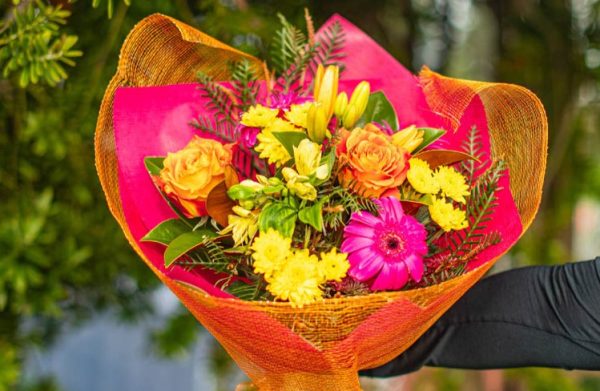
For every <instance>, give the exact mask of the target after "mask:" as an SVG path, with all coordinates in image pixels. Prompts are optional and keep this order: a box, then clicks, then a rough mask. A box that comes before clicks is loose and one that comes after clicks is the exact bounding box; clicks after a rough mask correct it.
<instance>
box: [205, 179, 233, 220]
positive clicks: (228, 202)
mask: <svg viewBox="0 0 600 391" xmlns="http://www.w3.org/2000/svg"><path fill="white" fill-rule="evenodd" d="M235 205H236V202H235V201H233V200H232V199H231V198H229V196H228V195H227V185H226V184H225V181H222V182H220V183H219V184H218V185H216V186H215V187H213V188H212V190H211V191H210V192H209V193H208V196H207V197H206V213H207V214H208V215H209V216H210V217H212V218H213V219H214V220H215V221H216V222H217V223H219V225H220V226H222V227H227V225H228V224H229V222H228V219H227V217H228V216H229V215H230V214H233V207H234V206H235Z"/></svg>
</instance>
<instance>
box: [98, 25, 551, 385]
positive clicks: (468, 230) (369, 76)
mask: <svg viewBox="0 0 600 391" xmlns="http://www.w3.org/2000/svg"><path fill="white" fill-rule="evenodd" d="M280 21H281V28H280V29H279V30H278V33H277V34H276V36H275V39H274V43H273V45H272V55H271V59H270V61H269V62H268V63H265V62H262V61H260V60H258V59H256V58H254V57H252V56H249V55H247V54H245V53H242V52H239V51H237V50H235V49H233V48H230V47H228V46H226V45H224V44H222V43H220V42H218V41H216V40H214V39H212V38H211V37H208V36H206V35H204V34H202V33H200V32H199V31H197V30H194V29H192V28H191V27H189V26H186V25H184V24H183V23H181V22H178V21H176V20H173V19H171V18H168V17H165V16H162V15H153V16H150V17H148V18H146V19H145V20H144V21H142V22H141V23H140V24H139V25H138V26H136V27H135V28H134V30H133V31H132V32H131V34H130V36H129V37H128V39H127V41H126V42H125V44H124V46H123V49H122V53H121V58H120V62H119V68H118V71H117V74H116V75H115V77H114V78H113V80H112V82H111V84H110V85H109V88H108V89H107V92H106V95H105V99H104V102H103V105H102V107H101V113H100V118H99V122H98V128H97V134H96V154H97V166H98V172H99V176H100V179H101V182H102V185H103V188H104V190H105V192H106V196H107V200H108V203H109V207H110V208H111V211H112V212H113V214H114V215H115V217H116V218H117V220H118V221H119V223H120V224H121V227H122V228H123V231H124V232H125V235H126V236H127V238H128V239H129V241H130V243H131V244H132V246H133V247H134V249H135V250H136V251H137V252H138V254H139V255H140V256H141V257H142V259H144V261H145V262H146V263H147V264H148V266H149V267H151V268H152V270H153V271H154V272H155V273H156V274H157V275H158V277H159V278H160V279H161V280H162V281H163V282H164V283H165V284H167V285H168V286H169V287H170V288H171V289H172V290H173V291H174V292H175V294H177V295H178V297H179V298H180V299H181V300H182V302H183V303H184V304H185V305H186V306H187V307H188V308H189V309H190V311H191V312H192V313H193V314H194V315H195V316H196V317H197V318H198V320H199V321H200V322H202V323H203V324H204V325H205V327H207V328H208V329H209V330H210V331H211V332H212V333H213V334H214V335H215V337H216V338H217V339H218V340H219V341H220V342H221V343H222V344H223V346H224V347H225V348H226V350H227V351H228V352H229V353H230V354H231V355H232V357H233V358H234V359H235V360H236V361H237V362H238V364H239V365H240V367H241V368H242V369H243V370H244V371H246V373H247V374H248V375H249V376H250V378H251V379H252V380H253V382H254V383H255V384H256V385H257V386H258V387H259V389H261V390H262V389H265V390H286V389H290V390H299V389H302V390H312V389H318V388H319V389H322V388H326V389H332V390H337V389H339V390H350V389H359V384H358V379H357V370H358V369H363V368H371V367H375V366H378V365H381V364H383V363H385V362H386V361H389V360H390V359H392V358H393V357H395V356H396V355H398V354H400V353H401V352H402V351H403V350H405V349H406V348H408V347H409V346H410V345H411V344H412V343H413V342H414V341H415V340H416V339H417V338H418V337H419V336H420V335H421V334H422V333H423V332H424V331H425V330H427V328H428V327H429V326H430V325H431V324H432V323H433V322H434V321H435V320H436V319H437V318H438V317H439V316H440V315H441V314H442V313H443V312H444V311H445V310H446V309H447V308H449V307H450V305H452V304H453V303H454V302H455V301H456V300H457V299H458V298H459V297H460V296H461V295H462V294H463V293H464V292H465V291H466V290H467V289H468V288H469V287H470V286H471V285H472V284H473V283H475V282H476V281H477V279H478V278H480V277H481V276H482V275H483V274H484V273H485V272H486V271H487V270H488V269H489V268H490V267H491V265H492V264H493V263H494V261H495V260H496V259H498V258H499V257H500V256H501V255H502V254H503V253H505V252H506V251H507V250H508V249H509V248H510V247H511V246H512V245H513V244H514V243H515V242H516V240H518V238H519V237H520V235H521V234H522V233H523V232H524V230H525V229H526V227H527V226H528V225H529V224H530V223H531V221H532V219H533V216H534V215H535V212H536V210H537V207H538V204H539V200H540V195H541V185H542V177H543V172H544V170H543V167H544V165H545V150H546V143H547V140H546V130H547V129H546V120H545V114H544V111H543V108H542V106H541V105H540V103H539V101H538V100H537V98H536V97H535V96H534V95H533V94H532V93H530V92H529V91H527V90H525V89H524V88H521V87H518V86H512V85H502V84H492V83H480V82H470V81H463V80H456V79H451V78H446V77H443V76H441V75H438V74H435V73H433V72H431V71H430V70H428V69H426V68H425V69H424V70H423V71H422V72H421V75H420V77H418V78H417V77H414V76H413V75H411V74H410V73H409V72H407V71H406V70H405V69H404V68H403V67H402V66H401V65H400V64H398V63H397V62H396V61H395V60H393V59H392V58H391V57H390V56H389V54H387V53H386V52H385V51H384V50H383V49H381V48H380V47H379V46H377V45H376V44H375V43H374V42H373V41H372V40H371V39H370V38H369V37H368V36H366V35H365V34H364V33H362V32H361V31H360V30H358V29H357V28H356V27H355V26H353V25H351V24H350V23H349V22H347V21H346V20H344V19H343V18H341V17H339V16H334V17H332V18H331V19H330V20H329V21H328V22H327V23H326V24H325V25H324V26H323V27H322V28H321V29H320V30H319V31H318V32H315V31H314V28H313V23H312V20H311V18H310V16H309V15H308V13H307V15H306V32H304V31H302V30H301V29H299V28H297V27H295V26H293V25H291V24H290V23H289V22H288V21H287V20H286V19H285V18H284V17H283V16H280ZM194 78H196V81H197V82H196V83H194V84H188V83H189V82H191V81H192V80H194Z"/></svg>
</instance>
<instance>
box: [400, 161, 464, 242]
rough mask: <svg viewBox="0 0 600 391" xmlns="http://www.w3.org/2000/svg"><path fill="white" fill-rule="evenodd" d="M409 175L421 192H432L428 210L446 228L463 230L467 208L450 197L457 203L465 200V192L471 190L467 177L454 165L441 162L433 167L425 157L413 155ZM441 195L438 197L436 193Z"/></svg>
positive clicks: (412, 182) (414, 186) (409, 180)
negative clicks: (424, 159) (449, 200)
mask: <svg viewBox="0 0 600 391" xmlns="http://www.w3.org/2000/svg"><path fill="white" fill-rule="evenodd" d="M409 163H410V169H409V170H408V173H407V174H406V178H407V179H408V182H409V183H410V184H411V186H412V187H413V188H414V189H415V190H416V191H417V192H419V193H422V194H431V195H432V197H431V200H432V201H431V203H430V205H429V214H430V215H431V218H432V219H433V221H435V222H436V223H437V224H438V225H439V226H440V227H442V229H443V230H444V231H446V232H448V231H450V230H455V231H457V230H461V229H464V228H466V227H467V226H468V224H469V222H468V221H467V217H466V213H465V211H464V210H460V209H458V208H455V207H454V206H453V205H452V202H448V201H446V198H450V199H452V200H454V201H456V202H458V203H461V204H464V203H465V202H466V199H465V196H468V195H469V194H470V192H469V186H468V185H467V183H466V180H465V177H464V176H463V175H461V174H460V173H459V172H458V171H456V170H455V169H454V168H452V167H448V166H440V167H438V168H437V169H436V170H435V171H433V170H432V169H431V168H430V167H429V164H428V163H427V162H426V161H423V160H421V159H418V158H412V159H410V161H409ZM438 194H439V195H440V196H441V197H439V198H438V197H436V195H438Z"/></svg>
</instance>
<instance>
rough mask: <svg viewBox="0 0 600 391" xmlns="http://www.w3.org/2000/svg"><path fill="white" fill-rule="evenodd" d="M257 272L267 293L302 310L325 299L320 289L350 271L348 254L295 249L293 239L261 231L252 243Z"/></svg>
mask: <svg viewBox="0 0 600 391" xmlns="http://www.w3.org/2000/svg"><path fill="white" fill-rule="evenodd" d="M251 249H252V251H253V252H252V258H253V259H254V264H253V267H254V271H255V272H256V273H261V274H263V275H264V277H265V280H266V281H267V283H268V286H267V290H268V291H269V292H270V293H271V294H272V295H273V296H274V297H275V298H277V299H279V300H284V301H289V302H290V303H291V305H292V306H293V307H302V306H304V305H305V304H309V303H312V302H314V301H316V300H318V299H319V298H322V297H323V291H322V289H321V286H322V285H323V284H324V283H325V282H327V281H341V280H342V278H344V277H345V276H346V272H347V271H348V269H349V268H350V263H349V262H348V259H347V255H346V254H344V253H338V252H337V250H336V249H333V250H331V251H329V252H328V253H321V257H320V258H321V259H319V258H318V257H317V256H316V255H313V254H310V252H309V251H308V250H307V249H292V248H291V240H290V239H289V238H284V237H283V236H281V234H280V233H279V232H277V231H275V230H273V229H269V230H268V231H267V232H262V233H261V234H260V235H259V236H258V237H257V238H256V239H255V240H254V243H253V244H252V247H251Z"/></svg>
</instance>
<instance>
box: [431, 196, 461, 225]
mask: <svg viewBox="0 0 600 391" xmlns="http://www.w3.org/2000/svg"><path fill="white" fill-rule="evenodd" d="M429 214H430V215H431V218H432V219H433V221H435V222H436V223H437V224H438V225H439V226H440V227H441V228H442V229H443V230H444V231H446V232H449V231H452V230H454V231H459V230H461V229H465V228H467V227H468V226H469V222H468V221H467V216H466V213H465V211H464V210H460V209H457V208H454V206H453V205H452V203H450V202H447V201H446V200H444V199H443V198H436V197H433V198H432V202H431V205H429Z"/></svg>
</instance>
